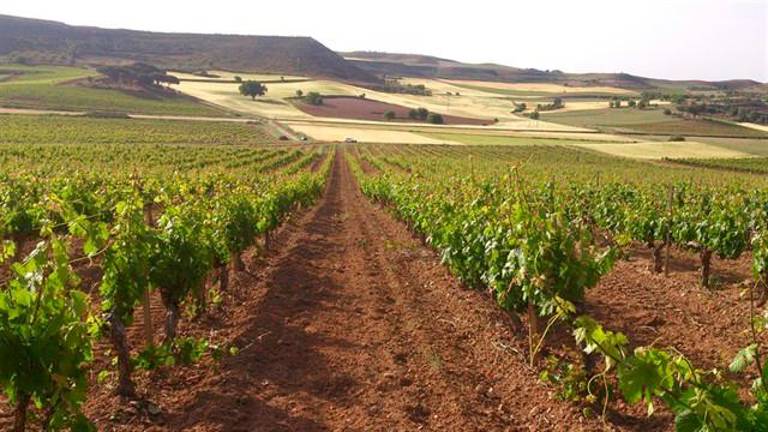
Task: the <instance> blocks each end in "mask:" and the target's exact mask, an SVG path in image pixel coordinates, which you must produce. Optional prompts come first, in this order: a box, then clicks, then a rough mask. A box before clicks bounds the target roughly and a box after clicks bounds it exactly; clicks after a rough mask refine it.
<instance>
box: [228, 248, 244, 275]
mask: <svg viewBox="0 0 768 432" xmlns="http://www.w3.org/2000/svg"><path fill="white" fill-rule="evenodd" d="M230 261H231V262H232V269H233V270H235V271H237V272H241V271H243V270H245V263H244V262H243V257H241V256H240V254H239V253H238V252H232V253H231V254H230Z"/></svg>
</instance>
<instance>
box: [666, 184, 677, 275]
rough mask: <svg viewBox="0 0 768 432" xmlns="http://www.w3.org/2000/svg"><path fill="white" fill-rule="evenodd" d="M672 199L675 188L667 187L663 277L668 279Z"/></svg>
mask: <svg viewBox="0 0 768 432" xmlns="http://www.w3.org/2000/svg"><path fill="white" fill-rule="evenodd" d="M674 199H675V187H674V186H672V185H669V204H668V205H669V207H668V209H669V211H668V214H669V220H668V221H667V238H666V239H665V242H666V243H667V244H666V248H667V250H666V251H665V255H664V276H665V277H669V254H670V250H671V249H672V238H671V237H672V217H673V216H674V214H675V213H674Z"/></svg>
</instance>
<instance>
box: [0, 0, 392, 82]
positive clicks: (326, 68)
mask: <svg viewBox="0 0 768 432" xmlns="http://www.w3.org/2000/svg"><path fill="white" fill-rule="evenodd" d="M3 58H4V59H5V60H6V61H21V62H25V63H47V64H65V65H74V64H95V65H103V64H119V63H126V62H133V61H141V62H146V63H151V64H154V65H157V66H160V67H166V68H174V69H185V70H196V69H207V68H214V67H215V68H219V69H229V70H234V71H240V70H243V71H254V72H256V71H258V72H267V73H269V72H271V73H283V74H292V75H306V76H312V77H327V78H334V79H340V80H346V81H359V82H375V81H377V78H376V76H375V75H373V74H371V73H370V72H367V71H364V70H362V69H360V68H358V67H356V66H354V65H352V64H351V63H350V62H348V61H346V60H344V58H342V57H341V56H339V55H338V54H336V53H335V52H333V51H331V50H330V49H328V48H327V47H325V46H324V45H323V44H321V43H319V42H318V41H316V40H314V39H312V38H309V37H283V36H239V35H219V34H217V35H206V34H184V33H154V32H144V31H133V30H113V29H103V28H97V27H78V26H70V25H66V24H63V23H59V22H54V21H44V20H37V19H28V18H19V17H13V16H7V15H0V59H3Z"/></svg>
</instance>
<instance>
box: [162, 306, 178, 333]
mask: <svg viewBox="0 0 768 432" xmlns="http://www.w3.org/2000/svg"><path fill="white" fill-rule="evenodd" d="M165 307H166V311H165V341H166V342H173V341H174V340H175V339H176V327H177V326H178V325H179V305H178V304H176V303H169V304H166V306H165Z"/></svg>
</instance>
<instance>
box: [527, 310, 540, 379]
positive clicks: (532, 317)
mask: <svg viewBox="0 0 768 432" xmlns="http://www.w3.org/2000/svg"><path fill="white" fill-rule="evenodd" d="M538 334H539V317H538V316H536V307H535V306H534V305H533V301H531V300H528V347H529V351H530V362H531V367H533V366H534V364H535V363H536V357H537V356H536V351H535V349H536V336H537V335H538Z"/></svg>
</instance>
